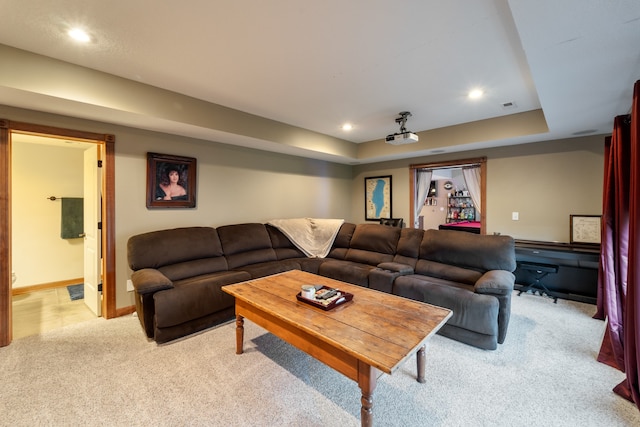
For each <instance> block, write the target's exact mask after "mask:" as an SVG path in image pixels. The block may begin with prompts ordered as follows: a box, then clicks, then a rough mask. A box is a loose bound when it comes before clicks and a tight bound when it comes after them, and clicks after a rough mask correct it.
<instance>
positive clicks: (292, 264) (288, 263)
mask: <svg viewBox="0 0 640 427" xmlns="http://www.w3.org/2000/svg"><path fill="white" fill-rule="evenodd" d="M301 269H302V268H301V266H300V263H299V262H298V261H296V260H294V259H285V260H279V261H267V262H259V263H257V264H250V265H245V266H243V267H239V268H238V270H239V271H246V272H247V273H249V274H250V275H251V278H252V279H257V278H259V277H264V276H269V275H271V274H276V273H282V272H285V271H289V270H301Z"/></svg>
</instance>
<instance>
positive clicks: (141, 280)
mask: <svg viewBox="0 0 640 427" xmlns="http://www.w3.org/2000/svg"><path fill="white" fill-rule="evenodd" d="M131 282H132V283H133V288H134V289H135V290H136V292H137V293H138V294H139V295H146V294H153V293H155V292H158V291H162V290H165V289H171V288H173V282H172V281H171V280H169V278H168V277H167V276H165V275H164V274H162V273H161V272H160V271H158V270H156V269H154V268H143V269H141V270H138V271H135V272H134V273H133V274H132V275H131Z"/></svg>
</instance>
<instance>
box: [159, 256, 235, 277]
mask: <svg viewBox="0 0 640 427" xmlns="http://www.w3.org/2000/svg"><path fill="white" fill-rule="evenodd" d="M158 270H160V271H161V272H162V273H163V274H164V275H165V276H167V277H168V278H169V279H171V280H180V279H185V278H187V277H194V276H201V275H203V274H208V273H216V272H218V271H226V270H227V260H226V258H225V257H222V256H219V257H215V258H204V259H194V260H192V261H185V262H179V263H176V264H170V265H165V266H163V267H160V268H158Z"/></svg>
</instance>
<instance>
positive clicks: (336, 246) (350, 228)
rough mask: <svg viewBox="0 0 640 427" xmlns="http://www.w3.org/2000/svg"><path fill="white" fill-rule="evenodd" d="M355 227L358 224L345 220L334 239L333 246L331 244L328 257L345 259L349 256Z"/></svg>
mask: <svg viewBox="0 0 640 427" xmlns="http://www.w3.org/2000/svg"><path fill="white" fill-rule="evenodd" d="M355 229H356V225H355V224H352V223H350V222H345V223H344V224H342V225H341V226H340V230H338V234H337V235H336V238H335V240H334V241H333V246H331V250H330V251H329V255H327V258H335V259H344V258H345V257H346V256H347V251H348V250H349V243H350V242H351V238H352V237H353V232H354V231H355Z"/></svg>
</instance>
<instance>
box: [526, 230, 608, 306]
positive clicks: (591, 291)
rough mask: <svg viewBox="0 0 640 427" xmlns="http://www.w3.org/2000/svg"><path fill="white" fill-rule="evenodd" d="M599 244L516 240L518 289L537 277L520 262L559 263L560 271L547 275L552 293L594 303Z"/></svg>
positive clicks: (545, 281) (547, 285)
mask: <svg viewBox="0 0 640 427" xmlns="http://www.w3.org/2000/svg"><path fill="white" fill-rule="evenodd" d="M599 259H600V246H599V245H578V244H569V243H555V242H540V241H534V240H516V261H517V262H518V268H517V269H516V271H515V273H514V274H515V275H516V287H515V288H516V290H519V289H521V288H523V287H525V286H526V285H527V284H529V283H531V282H532V281H533V280H535V278H534V277H533V272H532V271H531V270H527V269H523V268H520V266H519V264H520V263H521V262H526V263H534V264H535V263H540V264H547V265H557V266H558V272H557V274H550V275H548V276H547V277H545V280H544V284H545V285H546V287H547V288H549V291H550V294H551V295H553V296H557V297H558V298H563V299H569V300H573V301H580V302H586V303H590V304H595V303H596V300H597V287H598V262H599Z"/></svg>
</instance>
